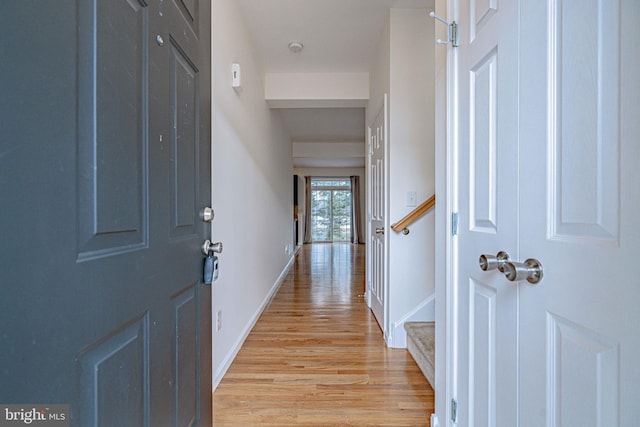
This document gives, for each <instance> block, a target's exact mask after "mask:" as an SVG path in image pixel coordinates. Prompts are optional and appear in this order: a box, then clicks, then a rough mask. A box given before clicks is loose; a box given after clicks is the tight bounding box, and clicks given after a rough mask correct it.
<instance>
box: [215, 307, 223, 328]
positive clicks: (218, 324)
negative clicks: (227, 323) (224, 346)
mask: <svg viewBox="0 0 640 427" xmlns="http://www.w3.org/2000/svg"><path fill="white" fill-rule="evenodd" d="M221 329H222V310H218V314H217V316H216V330H218V331H220V330H221Z"/></svg>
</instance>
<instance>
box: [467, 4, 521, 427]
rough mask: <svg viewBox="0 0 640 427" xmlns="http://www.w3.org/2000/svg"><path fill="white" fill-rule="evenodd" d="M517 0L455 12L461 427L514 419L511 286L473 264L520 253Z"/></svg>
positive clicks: (513, 289) (514, 348)
mask: <svg viewBox="0 0 640 427" xmlns="http://www.w3.org/2000/svg"><path fill="white" fill-rule="evenodd" d="M515 6H516V5H515V4H514V3H513V2H502V3H501V4H500V5H499V7H498V5H496V4H495V2H492V1H474V0H465V1H461V2H460V10H459V20H460V22H459V29H460V31H459V47H458V48H457V51H458V54H459V63H458V65H459V74H458V88H459V92H458V93H459V102H458V103H457V109H458V117H459V123H460V126H459V128H458V130H459V145H458V162H457V164H458V177H457V185H458V189H459V192H458V197H457V204H458V211H459V224H460V225H459V237H458V240H459V246H458V247H459V252H458V257H459V258H458V271H457V282H456V289H455V293H456V296H457V299H456V300H457V304H456V307H457V318H458V330H457V332H458V341H457V349H456V350H457V354H458V365H457V366H458V382H457V400H458V422H459V423H460V425H468V426H494V425H504V426H507V425H510V426H513V425H515V420H516V406H517V397H516V396H517V394H516V391H517V390H516V375H517V366H516V361H517V358H516V357H517V355H516V351H517V344H516V333H517V311H516V310H517V298H518V289H517V286H514V285H510V284H509V283H508V282H506V280H505V279H504V277H503V275H502V274H501V273H500V272H498V271H497V270H495V271H487V272H484V271H482V270H481V269H480V268H479V266H478V258H479V257H480V255H482V254H487V255H496V254H497V253H498V252H500V251H506V252H508V253H509V254H510V255H511V256H512V257H517V255H518V254H517V250H518V240H517V217H516V216H515V215H514V214H513V212H515V210H516V209H517V197H516V192H517V181H518V169H517V149H518V146H517V138H518V128H517V120H518V116H517V110H516V109H514V108H513V102H514V99H515V100H517V98H514V97H515V96H516V95H517V88H518V80H517V53H518V52H517V8H516V7H515ZM498 29H501V30H504V31H498Z"/></svg>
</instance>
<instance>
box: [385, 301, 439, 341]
mask: <svg viewBox="0 0 640 427" xmlns="http://www.w3.org/2000/svg"><path fill="white" fill-rule="evenodd" d="M435 320H436V295H435V294H433V295H431V296H430V297H429V298H427V299H425V300H424V301H422V302H421V303H420V304H418V305H417V306H416V307H415V308H414V309H413V310H411V311H410V312H409V313H407V314H406V315H405V316H404V317H403V318H401V319H400V320H398V321H396V322H393V326H392V327H391V336H390V337H389V342H388V346H389V347H392V348H407V331H405V330H404V324H405V322H433V321H435Z"/></svg>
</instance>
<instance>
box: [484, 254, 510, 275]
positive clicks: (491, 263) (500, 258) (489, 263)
mask: <svg viewBox="0 0 640 427" xmlns="http://www.w3.org/2000/svg"><path fill="white" fill-rule="evenodd" d="M507 262H509V254H508V253H506V252H504V251H500V252H498V254H497V255H495V256H493V255H485V254H482V255H480V258H479V259H478V264H480V268H481V269H482V271H489V270H498V271H500V272H503V268H504V265H505V264H506V263H507Z"/></svg>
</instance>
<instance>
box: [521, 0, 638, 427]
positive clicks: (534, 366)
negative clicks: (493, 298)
mask: <svg viewBox="0 0 640 427" xmlns="http://www.w3.org/2000/svg"><path fill="white" fill-rule="evenodd" d="M521 5H522V11H521V23H522V29H521V35H520V40H521V51H522V52H523V53H525V54H523V55H521V64H520V73H521V84H520V87H521V89H520V94H521V96H520V117H521V118H520V125H521V127H520V147H521V148H520V161H519V165H520V173H521V179H520V189H519V194H520V196H519V199H520V210H519V215H520V221H519V222H520V228H519V232H520V254H521V258H522V259H520V261H523V260H524V258H537V259H539V260H540V261H541V263H542V265H543V267H544V277H543V279H542V281H541V282H540V283H538V284H535V285H533V284H529V283H528V282H526V281H523V282H521V283H520V284H519V287H520V306H519V313H520V319H519V322H518V323H519V328H520V349H519V355H520V357H519V361H520V387H519V396H520V411H521V414H520V425H521V426H522V427H534V426H542V425H544V426H587V427H588V426H594V427H595V426H635V425H640V408H639V407H638V396H640V369H639V368H638V355H639V354H640V334H639V333H638V329H637V324H638V322H639V321H640V310H639V309H638V303H639V302H640V278H639V277H638V275H637V274H636V272H635V266H636V265H637V257H638V254H640V232H639V230H640V216H639V215H638V212H639V211H640V186H639V185H638V184H639V183H640V169H639V168H638V164H637V163H638V159H640V145H639V144H638V134H639V133H640V124H639V121H638V117H640V84H639V83H638V76H639V75H640V46H639V45H638V40H640V31H638V28H637V23H638V20H639V19H640V3H639V2H637V1H635V0H612V1H603V0H592V1H587V2H572V1H566V0H564V1H561V0H554V1H548V2H540V1H536V0H526V1H525V0H522V1H521Z"/></svg>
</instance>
